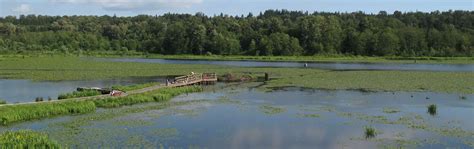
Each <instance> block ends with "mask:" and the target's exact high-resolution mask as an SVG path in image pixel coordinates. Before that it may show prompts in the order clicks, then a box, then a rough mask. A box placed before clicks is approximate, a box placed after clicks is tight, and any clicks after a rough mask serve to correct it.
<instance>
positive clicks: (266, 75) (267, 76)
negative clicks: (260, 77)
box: [265, 72, 270, 81]
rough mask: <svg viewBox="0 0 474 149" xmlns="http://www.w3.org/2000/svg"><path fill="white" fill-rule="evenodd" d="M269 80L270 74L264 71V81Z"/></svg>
mask: <svg viewBox="0 0 474 149" xmlns="http://www.w3.org/2000/svg"><path fill="white" fill-rule="evenodd" d="M269 80H270V76H269V75H268V73H266V72H265V81H269Z"/></svg>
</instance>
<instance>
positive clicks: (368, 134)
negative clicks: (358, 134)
mask: <svg viewBox="0 0 474 149" xmlns="http://www.w3.org/2000/svg"><path fill="white" fill-rule="evenodd" d="M376 135H377V130H375V128H373V127H370V126H367V127H365V138H366V139H370V138H374V137H375V136H376Z"/></svg>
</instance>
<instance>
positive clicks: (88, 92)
mask: <svg viewBox="0 0 474 149" xmlns="http://www.w3.org/2000/svg"><path fill="white" fill-rule="evenodd" d="M97 95H102V93H101V92H99V91H97V90H84V91H74V92H72V93H65V94H60V95H59V96H58V99H59V100H61V99H70V98H79V97H90V96H97Z"/></svg>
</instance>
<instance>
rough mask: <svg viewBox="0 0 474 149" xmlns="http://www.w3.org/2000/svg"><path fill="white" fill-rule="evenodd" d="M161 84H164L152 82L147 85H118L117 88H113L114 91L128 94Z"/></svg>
mask: <svg viewBox="0 0 474 149" xmlns="http://www.w3.org/2000/svg"><path fill="white" fill-rule="evenodd" d="M160 84H162V82H150V83H145V84H135V85H125V86H124V85H116V86H112V89H114V90H119V91H124V92H128V91H133V90H138V89H143V88H147V87H151V86H156V85H160Z"/></svg>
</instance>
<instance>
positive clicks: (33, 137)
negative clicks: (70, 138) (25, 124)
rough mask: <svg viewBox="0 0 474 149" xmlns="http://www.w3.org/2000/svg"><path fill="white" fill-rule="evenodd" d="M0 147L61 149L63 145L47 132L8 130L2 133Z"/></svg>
mask: <svg viewBox="0 0 474 149" xmlns="http://www.w3.org/2000/svg"><path fill="white" fill-rule="evenodd" d="M0 148H2V149H3V148H5V149H7V148H17V149H21V148H25V149H26V148H43V149H59V148H61V146H60V145H59V144H58V143H57V142H55V141H53V140H51V139H50V138H49V137H48V136H47V135H46V134H43V133H38V132H33V131H30V130H20V131H7V132H5V133H3V134H0Z"/></svg>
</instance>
